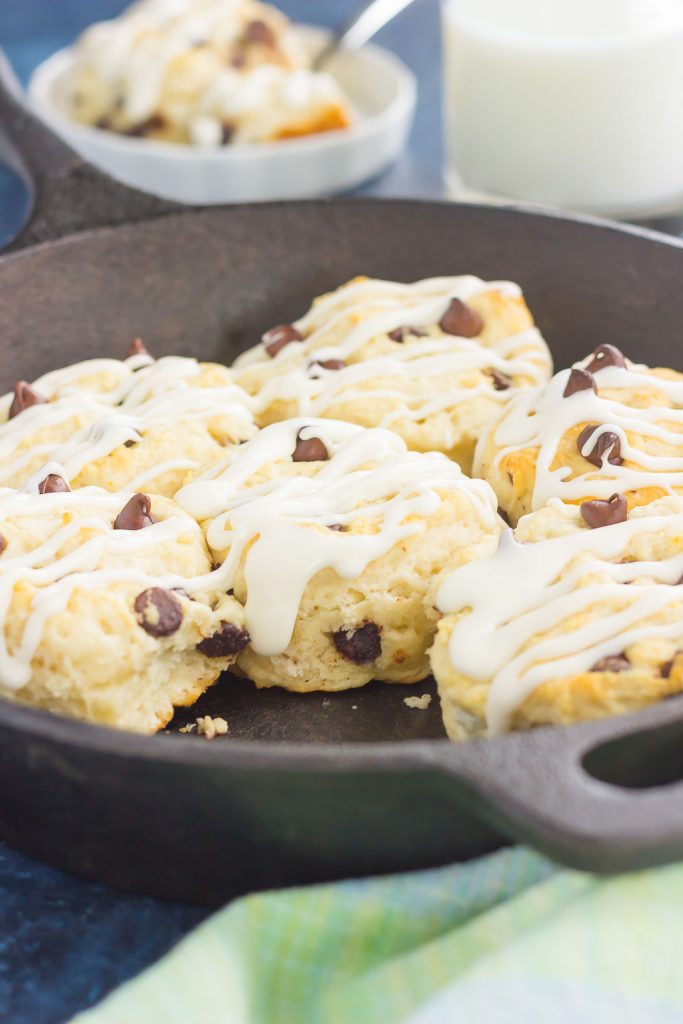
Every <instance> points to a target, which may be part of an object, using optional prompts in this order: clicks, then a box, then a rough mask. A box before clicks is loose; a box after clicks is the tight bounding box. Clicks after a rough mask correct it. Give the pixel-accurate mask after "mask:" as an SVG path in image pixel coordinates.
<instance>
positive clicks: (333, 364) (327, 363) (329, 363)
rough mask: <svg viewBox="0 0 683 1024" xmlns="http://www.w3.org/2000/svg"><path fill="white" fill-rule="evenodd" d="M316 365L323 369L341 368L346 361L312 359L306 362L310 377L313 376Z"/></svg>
mask: <svg viewBox="0 0 683 1024" xmlns="http://www.w3.org/2000/svg"><path fill="white" fill-rule="evenodd" d="M316 366H322V368H323V370H343V369H344V367H345V366H346V363H345V362H344V360H343V359H314V360H313V362H312V363H309V364H308V371H309V373H310V375H311V377H314V376H315V368H316Z"/></svg>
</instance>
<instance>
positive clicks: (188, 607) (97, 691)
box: [0, 464, 248, 733]
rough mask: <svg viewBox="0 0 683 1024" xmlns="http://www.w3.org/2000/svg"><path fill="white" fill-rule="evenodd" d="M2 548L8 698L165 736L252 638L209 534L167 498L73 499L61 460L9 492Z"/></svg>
mask: <svg viewBox="0 0 683 1024" xmlns="http://www.w3.org/2000/svg"><path fill="white" fill-rule="evenodd" d="M43 472H44V473H45V475H44V476H43V475H42V473H43ZM0 549H1V554H0V609H1V610H2V626H3V628H2V631H1V632H0V694H1V695H2V696H3V697H5V698H9V699H14V700H17V701H20V702H21V703H25V704H29V705H31V706H33V707H37V708H43V709H46V710H49V711H53V712H57V713H59V714H62V715H68V716H70V717H73V718H79V719H83V720H85V721H89V722H95V723H98V724H101V725H109V726H114V727H117V728H121V729H129V730H132V731H136V732H143V733H144V732H146V733H151V732H155V731H156V730H157V729H159V728H161V727H162V726H163V725H165V724H166V723H167V722H168V721H169V719H170V718H171V716H172V715H173V709H174V707H175V706H178V705H187V704H192V703H193V702H194V701H195V700H196V699H197V698H198V697H199V696H200V695H201V694H202V693H203V692H204V690H205V689H206V688H207V687H208V686H210V685H211V684H212V683H213V682H215V680H216V679H217V678H218V676H219V674H220V673H221V672H222V671H223V670H225V669H227V668H228V667H229V666H230V665H231V664H232V663H233V662H234V661H235V658H236V656H237V653H238V651H239V649H240V648H241V647H243V646H244V644H246V642H247V640H248V637H247V634H246V632H245V631H244V615H243V611H242V608H241V607H240V605H239V604H238V603H237V601H235V599H234V598H233V597H230V596H227V595H226V594H225V593H224V592H223V591H221V590H220V589H219V588H217V587H216V586H215V585H214V583H213V576H212V573H211V568H212V565H211V558H210V555H209V552H208V549H207V547H206V543H205V541H204V537H203V535H202V532H201V530H200V528H199V526H198V525H197V523H196V522H195V521H194V520H193V519H192V518H191V517H190V516H188V515H187V513H185V512H183V511H182V510H181V509H180V508H179V507H178V506H177V505H175V504H174V503H173V502H172V501H170V500H169V499H167V498H163V497H158V496H154V497H152V498H150V497H149V496H147V495H145V494H141V493H140V494H135V495H130V494H129V495H122V494H109V493H107V492H106V491H103V490H100V489H98V488H94V487H87V488H83V489H81V490H79V491H72V492H70V491H69V490H68V485H67V484H66V481H65V480H64V478H63V476H62V475H61V468H60V467H59V466H58V465H56V464H48V465H47V466H46V467H45V468H44V470H43V471H41V473H39V474H38V476H37V477H36V478H35V479H33V480H32V481H30V482H29V483H28V484H27V487H26V489H25V490H23V491H11V490H9V489H3V490H1V491H0Z"/></svg>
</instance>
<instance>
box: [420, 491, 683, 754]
mask: <svg viewBox="0 0 683 1024" xmlns="http://www.w3.org/2000/svg"><path fill="white" fill-rule="evenodd" d="M604 504H605V503H603V502H600V501H596V500H593V501H589V502H587V503H586V504H584V505H582V506H581V507H576V506H572V505H566V504H563V503H562V502H560V501H558V500H556V499H555V500H553V501H551V502H550V503H549V504H548V505H547V506H546V507H545V508H543V509H541V510H539V511H537V512H534V513H532V514H530V515H527V516H524V517H523V518H522V519H521V520H520V523H519V525H518V526H517V528H516V530H515V531H514V532H513V531H512V530H509V529H508V530H506V531H505V532H504V533H503V535H502V536H501V540H500V543H499V545H498V547H497V549H496V551H495V553H494V554H493V555H492V556H490V557H488V558H485V559H484V560H483V561H481V562H479V563H477V565H476V566H465V567H464V568H456V569H455V571H453V572H450V573H447V574H446V575H445V577H444V578H442V579H441V580H440V581H439V582H438V584H437V585H435V587H434V591H433V595H432V596H433V602H434V606H435V607H436V608H437V609H438V610H439V613H440V619H439V622H438V627H437V637H436V641H435V643H434V647H433V649H432V651H431V662H432V668H433V671H434V675H435V677H436V680H437V684H438V689H439V695H440V698H441V703H442V710H443V717H444V722H445V725H446V729H447V731H448V734H449V736H450V737H451V738H452V739H456V740H458V739H463V738H467V737H470V736H475V735H497V734H499V733H501V732H505V731H507V730H509V729H528V728H532V727H534V726H537V725H567V724H570V723H572V722H576V721H583V720H587V719H594V718H601V717H603V716H605V715H612V714H620V713H623V712H626V711H634V710H637V709H639V708H643V707H645V706H647V705H648V704H651V703H652V702H653V701H656V700H660V699H662V698H664V697H668V696H671V695H673V694H677V693H680V692H681V690H682V689H683V650H682V649H683V590H682V589H681V586H680V583H681V579H682V578H683V498H681V497H678V496H676V497H674V496H672V497H666V498H662V499H659V500H658V501H655V502H653V503H651V504H649V505H646V506H640V507H637V508H634V509H633V510H632V511H630V512H628V514H627V513H626V508H625V503H624V504H623V506H622V515H621V517H620V521H618V522H613V523H610V522H609V521H608V516H607V515H606V513H605V510H604V508H602V509H601V506H602V505H604Z"/></svg>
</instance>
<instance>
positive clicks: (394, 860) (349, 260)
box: [0, 68, 683, 904]
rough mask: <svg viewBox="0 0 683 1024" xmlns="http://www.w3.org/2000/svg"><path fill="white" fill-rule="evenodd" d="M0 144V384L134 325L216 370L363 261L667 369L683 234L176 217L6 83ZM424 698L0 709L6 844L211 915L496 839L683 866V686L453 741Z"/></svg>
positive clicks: (0, 829) (325, 215)
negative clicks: (463, 289)
mask: <svg viewBox="0 0 683 1024" xmlns="http://www.w3.org/2000/svg"><path fill="white" fill-rule="evenodd" d="M1 70H2V69H1V68H0V71H1ZM1 77H2V75H1V74H0V78H1ZM5 77H7V76H6V75H5ZM3 134H4V136H5V142H6V143H7V144H8V145H9V148H10V150H11V152H12V154H13V157H14V160H15V163H16V162H19V163H22V164H23V167H24V170H25V172H26V174H27V176H28V177H29V178H31V179H32V181H33V184H34V187H35V206H34V213H33V216H32V218H31V220H30V223H29V225H28V227H27V229H26V231H25V233H24V234H23V235H22V236H21V237H20V238H19V239H17V240H16V241H15V243H14V245H13V246H12V248H13V249H14V250H15V251H14V252H13V253H12V254H11V255H8V256H5V257H4V258H2V259H0V338H1V339H2V352H3V358H2V360H1V361H0V389H1V390H3V391H4V390H6V389H8V388H9V387H10V386H11V385H12V383H13V382H14V380H15V379H16V378H19V377H26V378H28V379H31V378H33V377H35V376H36V375H38V374H39V373H42V372H43V371H45V370H47V369H50V368H52V367H54V366H56V365H61V364H64V363H68V362H71V361H73V360H77V359H87V358H90V357H93V356H100V355H116V354H119V353H122V352H123V351H124V349H125V347H126V345H127V343H128V341H129V340H130V338H132V337H134V336H136V335H141V336H142V337H143V338H144V339H145V341H146V343H147V344H148V345H149V346H150V348H151V349H152V350H153V351H154V352H155V353H157V354H158V355H161V354H164V353H168V352H185V353H188V354H193V355H196V356H198V357H201V358H204V359H212V358H217V359H221V360H228V361H229V360H231V359H232V358H233V357H234V356H235V355H236V354H237V353H238V352H239V351H240V350H241V349H243V348H245V347H246V346H248V345H250V344H252V343H253V342H254V341H255V340H256V339H257V338H258V337H259V335H260V333H261V332H262V331H263V330H264V329H265V328H267V327H269V326H271V325H272V324H273V323H278V322H281V321H287V320H290V319H292V318H294V317H296V316H297V315H298V314H300V313H301V312H302V311H303V310H304V309H305V308H306V307H307V306H308V304H309V302H310V300H311V298H312V297H313V296H314V295H316V294H318V293H320V292H322V291H325V290H326V289H329V288H332V287H334V286H335V285H337V284H339V283H340V282H341V281H344V280H345V279H346V278H348V277H351V276H352V275H354V274H357V273H360V272H363V273H366V274H370V275H376V276H381V277H389V278H397V279H399V280H405V281H410V280H414V279H416V278H420V277H427V276H431V275H438V274H443V273H453V274H457V273H463V272H469V273H475V274H479V275H481V276H483V277H485V278H513V279H514V280H517V281H519V282H520V284H521V285H522V286H523V288H524V290H525V292H526V295H527V297H528V299H529V302H530V305H531V307H532V309H533V310H534V312H535V314H536V316H537V319H538V322H539V324H540V327H541V328H542V330H543V331H544V332H545V334H546V337H547V338H548V339H549V340H550V342H551V346H552V348H553V351H554V355H555V358H556V362H557V365H558V366H563V365H566V364H567V363H569V362H571V361H572V360H574V359H575V358H577V357H579V356H582V355H584V354H585V353H586V352H587V351H589V350H590V349H592V348H593V347H594V346H595V345H597V344H598V343H600V342H605V341H610V342H614V343H616V344H618V345H619V346H621V347H622V348H623V349H624V350H625V351H626V352H627V354H629V355H630V356H632V357H635V358H641V359H644V360H647V361H648V362H653V363H657V362H663V363H665V364H667V365H673V366H678V367H679V368H681V367H683V358H682V357H681V352H680V348H679V346H680V329H681V323H682V322H683V289H682V287H681V279H682V275H683V247H682V246H681V245H679V244H678V243H677V242H673V241H670V240H667V239H665V238H663V237H660V236H657V235H654V234H649V233H647V232H644V231H638V230H634V229H625V228H619V227H616V226H613V225H607V224H601V223H599V222H592V221H588V220H581V219H572V218H567V217H557V216H553V215H545V214H540V213H529V212H523V211H519V210H515V209H491V208H482V207H476V206H456V205H445V204H439V203H417V202H381V201H369V202H368V201H355V202H354V201H334V202H311V203H289V204H265V205H262V206H256V207H248V208H245V207H226V208H215V209H211V210H204V211H202V210H192V211H189V210H185V211H179V208H178V207H174V206H173V205H171V204H167V203H163V202H160V201H157V200H153V199H150V198H149V197H146V196H141V195H139V194H138V193H135V192H132V191H130V190H128V189H125V188H123V187H122V186H119V185H117V184H115V183H113V182H112V181H110V180H109V179H107V178H105V177H104V176H102V175H100V174H98V173H97V172H95V171H94V170H93V169H92V168H89V167H87V166H85V165H84V164H83V163H82V162H81V161H80V160H79V159H78V158H77V157H75V156H74V154H73V153H71V152H70V151H68V150H67V149H66V148H65V147H64V146H63V145H62V144H61V143H59V142H57V140H56V139H54V137H52V136H51V135H50V134H49V133H48V132H47V131H46V129H44V128H43V127H42V126H40V125H38V124H37V123H35V122H34V121H33V120H32V119H31V118H30V117H28V116H27V115H26V113H25V111H23V109H22V108H21V106H20V105H19V104H18V103H17V102H16V100H14V99H13V98H12V95H11V90H10V89H8V87H7V84H5V86H4V87H0V135H3ZM19 150H21V152H22V159H21V160H19V159H18V156H17V154H18V151H19ZM127 222H128V223H127ZM112 225H115V226H112ZM93 227H95V228H96V229H95V230H87V231H86V230H85V229H86V228H91V229H92V228H93ZM62 236H65V237H62ZM36 242H39V243H44V244H38V245H35V244H33V245H32V247H28V248H27V246H28V245H29V243H36ZM427 691H429V692H433V684H430V683H424V684H418V685H417V686H415V687H405V688H402V687H389V686H384V685H381V684H372V685H371V686H369V687H367V688H365V689H363V690H358V691H351V692H348V693H344V694H337V695H332V694H330V695H324V694H311V695H308V696H296V695H293V694H288V693H285V692H282V691H277V690H271V691H261V692H257V691H256V690H255V689H254V688H253V687H251V685H250V684H248V683H246V682H244V681H239V680H234V679H231V678H225V679H223V680H222V681H221V682H220V683H219V684H217V686H216V687H215V688H214V689H213V690H211V691H210V692H209V693H208V694H207V695H206V696H205V697H204V698H203V699H202V701H200V703H199V704H198V705H197V706H196V707H195V708H194V709H193V710H192V711H191V712H186V713H183V714H182V715H180V714H179V715H178V716H177V718H178V720H177V721H176V722H175V723H174V727H175V728H177V727H178V726H179V725H181V724H182V723H183V722H184V721H188V720H191V719H193V718H194V717H195V716H196V714H199V713H207V712H208V713H213V714H223V715H224V716H225V717H227V718H228V720H229V722H230V737H229V738H227V739H218V740H215V741H214V742H213V743H207V742H206V741H205V740H203V739H201V738H199V737H196V736H192V735H178V734H174V735H161V736H156V737H140V736H134V735H128V734H121V733H118V732H115V731H110V730H106V729H100V728H97V727H93V726H88V725H84V724H81V723H78V722H71V721H67V720H63V719H60V718H57V717H53V716H50V715H47V714H44V713H40V712H36V711H33V710H30V709H27V708H22V707H19V706H17V705H14V704H11V703H8V702H4V701H0V835H2V837H3V838H6V839H8V840H9V841H10V842H13V843H15V844H16V845H17V846H20V847H22V848H23V849H25V850H26V851H28V852H29V853H31V854H33V855H35V856H37V857H41V858H43V859H45V860H47V861H50V862H51V863H53V864H55V865H58V866H60V867H64V868H67V869H69V870H72V871H75V872H78V873H79V874H82V875H85V876H87V877H89V878H93V879H97V880H98V881H101V882H108V883H111V884H114V885H118V886H122V887H124V888H127V889H131V890H134V891H138V892H146V893H151V894H154V895H157V896H167V897H172V898H175V899H180V900H186V901H193V902H199V903H206V904H215V903H218V902H220V901H223V900H225V899H226V897H229V896H230V895H233V894H235V893H237V892H240V891H245V890H247V889H257V888H263V887H266V886H274V885H284V884H290V883H295V882H312V881H316V880H323V879H331V878H338V877H341V876H348V875H354V874H368V873H373V872H377V873H379V872H387V871H398V870H406V869H411V868H422V867H426V866H429V865H436V864H443V863H446V862H449V861H451V860H454V859H464V858H467V857H471V856H474V855H476V854H480V853H482V852H484V851H487V850H491V849H493V848H495V847H496V846H498V845H500V844H501V843H502V842H504V841H505V840H506V839H509V838H513V839H520V840H522V841H524V842H527V843H531V844H532V845H535V846H537V847H538V848H539V849H541V850H543V851H545V852H547V853H549V854H550V855H552V856H554V857H556V858H557V859H558V860H560V861H563V862H564V863H566V864H569V865H573V866H576V867H581V868H588V869H591V870H597V871H615V870H625V869H631V868H636V867H640V866H645V865H649V864H656V863H661V862H664V861H667V860H670V859H673V858H677V857H680V856H682V855H683V787H682V786H681V783H680V781H679V780H680V779H682V778H683V743H682V742H681V740H682V738H683V702H682V701H681V700H680V699H675V700H670V701H667V702H665V703H663V704H661V705H659V706H657V707H654V708H651V709H649V710H647V711H645V712H641V713H639V714H636V715H632V716H628V717H625V718H621V719H612V720H607V721H603V722H597V723H592V724H588V725H580V726H575V727H572V728H569V729H538V730H536V731H534V732H533V733H528V734H523V735H515V736H509V737H505V738H502V739H496V740H492V741H477V742H471V743H468V744H461V745H458V746H455V745H452V744H449V743H448V742H446V741H445V739H443V731H442V728H441V724H440V719H439V714H438V705H437V701H436V700H433V701H432V704H431V707H430V708H429V709H428V710H427V711H419V710H411V709H408V708H407V707H406V705H405V704H404V703H403V698H404V697H405V696H407V695H409V694H411V693H417V694H420V693H423V692H427Z"/></svg>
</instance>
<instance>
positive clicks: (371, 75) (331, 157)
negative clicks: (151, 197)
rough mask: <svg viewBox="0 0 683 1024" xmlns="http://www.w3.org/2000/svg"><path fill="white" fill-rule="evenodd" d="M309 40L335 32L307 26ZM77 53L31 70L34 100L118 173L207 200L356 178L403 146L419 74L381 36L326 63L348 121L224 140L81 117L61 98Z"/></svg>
mask: <svg viewBox="0 0 683 1024" xmlns="http://www.w3.org/2000/svg"><path fill="white" fill-rule="evenodd" d="M305 32H306V35H307V37H308V38H309V40H310V45H311V46H314V45H317V46H318V47H319V46H321V45H322V44H323V43H324V41H325V40H326V39H327V38H329V37H328V35H327V33H324V32H322V31H321V30H319V29H312V28H306V29H305ZM71 60H72V56H71V50H69V49H66V50H60V51H59V52H58V53H55V54H54V55H53V56H52V57H49V58H48V59H47V60H46V61H44V62H43V63H42V64H41V65H40V67H38V68H37V69H36V70H35V72H34V73H33V77H32V78H31V81H30V84H29V97H30V100H31V103H32V105H33V108H34V109H35V111H36V112H37V113H38V114H39V116H40V117H42V119H43V120H44V121H46V122H47V124H48V125H49V126H50V127H51V128H52V129H53V130H54V131H55V132H57V134H58V135H61V137H62V138H63V139H64V140H65V141H66V142H68V143H69V145H71V146H72V147H73V148H74V149H75V150H76V151H77V152H78V153H80V154H81V156H83V157H85V159H86V160H89V161H90V162H91V163H93V164H95V165H96V166H97V167H100V168H102V170H104V171H107V172H108V173H109V174H111V175H112V176H113V177H114V178H118V179H119V181H123V182H125V184H127V185H133V186H134V187H136V188H139V189H143V190H144V191H145V192H151V193H153V194H155V195H158V196H162V197H164V198H166V199H175V200H178V201H179V202H183V203H195V204H199V205H205V204H210V203H245V202H258V201H263V200H268V199H305V198H311V197H314V196H324V195H330V194H331V193H334V192H340V191H342V190H344V189H349V188H353V186H355V185H359V184H360V183H361V182H363V181H366V180H368V179H369V178H372V177H373V176H374V175H375V174H378V173H379V172H380V171H381V170H383V168H384V167H386V166H387V165H388V164H390V163H391V162H392V161H393V160H395V159H396V157H397V156H398V155H399V153H400V152H401V150H402V149H403V146H404V145H405V141H406V138H407V135H408V132H409V130H410V126H411V123H412V119H413V113H414V110H415V95H416V84H415V77H414V75H413V74H412V72H410V71H409V70H408V68H406V66H405V65H404V64H402V63H401V61H400V60H398V58H397V57H394V56H393V55H392V54H390V53H388V52H387V51H386V50H382V49H380V48H379V47H377V46H370V45H369V46H365V47H363V49H362V50H359V51H358V52H356V53H345V54H341V55H339V56H337V57H336V58H335V59H334V62H333V63H331V64H330V68H329V70H330V71H331V72H332V73H333V74H334V76H335V78H336V79H337V80H338V81H339V83H340V85H341V86H342V88H343V89H344V91H345V92H346V94H347V96H349V98H350V100H351V103H352V104H353V107H354V109H355V111H356V115H357V117H356V121H355V123H354V124H353V125H352V127H350V128H347V129H345V130H343V131H332V132H323V133H320V134H318V135H309V136H307V137H305V138H298V139H287V140H284V141H282V142H266V143H260V144H249V145H246V144H243V145H235V146H225V147H222V148H221V149H202V148H200V147H191V146H181V145H174V144H172V143H167V142H155V141H151V140H149V139H139V138H128V137H126V136H122V135H116V134H115V133H113V132H107V131H102V130H101V129H98V128H90V127H88V126H84V125H80V124H77V123H76V122H74V121H72V120H71V119H70V118H69V117H68V116H67V115H65V114H64V113H63V112H62V111H60V110H59V109H58V107H57V105H56V104H55V102H54V96H55V91H56V84H57V82H58V80H59V78H60V76H61V75H62V74H63V73H64V71H65V70H66V68H67V67H68V65H69V62H70V61H71Z"/></svg>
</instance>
